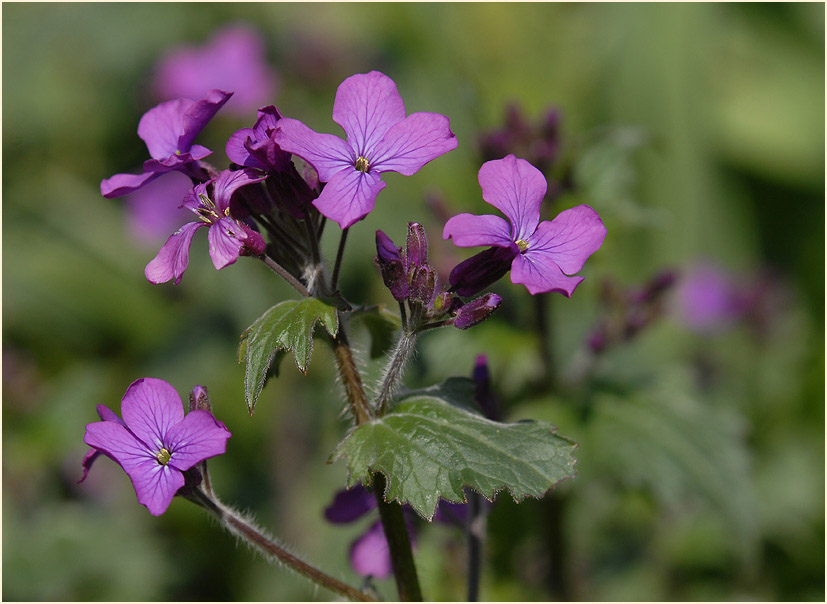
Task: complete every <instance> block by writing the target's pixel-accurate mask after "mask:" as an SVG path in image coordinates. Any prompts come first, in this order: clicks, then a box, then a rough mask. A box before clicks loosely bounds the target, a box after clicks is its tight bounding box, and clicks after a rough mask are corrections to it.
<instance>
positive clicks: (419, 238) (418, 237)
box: [406, 222, 428, 266]
mask: <svg viewBox="0 0 827 604" xmlns="http://www.w3.org/2000/svg"><path fill="white" fill-rule="evenodd" d="M406 257H407V260H408V266H424V265H425V263H427V262H428V238H427V237H426V236H425V229H424V228H422V225H421V224H419V223H418V222H409V223H408V247H407V256H406Z"/></svg>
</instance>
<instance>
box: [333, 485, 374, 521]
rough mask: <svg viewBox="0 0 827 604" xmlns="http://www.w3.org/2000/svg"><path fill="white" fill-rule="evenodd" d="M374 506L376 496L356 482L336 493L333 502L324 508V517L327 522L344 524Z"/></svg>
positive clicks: (359, 516) (357, 517)
mask: <svg viewBox="0 0 827 604" xmlns="http://www.w3.org/2000/svg"><path fill="white" fill-rule="evenodd" d="M375 507H376V497H374V496H373V495H372V494H371V492H370V491H368V490H367V489H366V488H365V487H363V486H362V485H361V484H358V485H356V486H355V487H353V488H352V489H342V490H341V491H339V492H338V493H336V497H335V498H334V499H333V503H331V504H330V505H329V506H327V507H326V508H325V511H324V517H325V518H326V519H327V521H328V522H333V523H336V524H344V523H347V522H353V521H354V520H358V519H359V518H361V517H362V516H364V515H365V514H366V513H368V512H369V511H370V510H372V509H373V508H375Z"/></svg>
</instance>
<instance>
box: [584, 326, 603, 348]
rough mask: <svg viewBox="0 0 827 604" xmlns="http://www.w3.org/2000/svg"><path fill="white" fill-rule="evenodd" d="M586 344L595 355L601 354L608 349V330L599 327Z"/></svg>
mask: <svg viewBox="0 0 827 604" xmlns="http://www.w3.org/2000/svg"><path fill="white" fill-rule="evenodd" d="M586 344H588V346H589V349H590V350H591V351H592V352H593V353H594V354H600V353H601V352H603V351H604V350H605V349H606V344H607V341H606V330H605V329H603V327H598V328H597V329H595V330H594V331H593V332H592V333H591V334H590V335H589V337H588V339H587V340H586Z"/></svg>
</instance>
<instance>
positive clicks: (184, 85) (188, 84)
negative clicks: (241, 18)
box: [154, 25, 277, 115]
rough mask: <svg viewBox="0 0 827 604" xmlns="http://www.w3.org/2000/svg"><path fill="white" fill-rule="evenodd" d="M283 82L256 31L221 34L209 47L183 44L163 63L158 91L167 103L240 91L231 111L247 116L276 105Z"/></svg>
mask: <svg viewBox="0 0 827 604" xmlns="http://www.w3.org/2000/svg"><path fill="white" fill-rule="evenodd" d="M276 86H277V78H276V75H275V73H274V72H273V70H272V69H271V68H270V66H269V65H268V64H267V60H266V49H265V47H264V42H263V40H262V38H261V36H260V35H259V34H258V32H256V30H254V29H253V28H251V27H247V26H245V25H233V26H230V27H225V28H223V29H220V30H217V31H216V32H215V33H214V34H213V37H212V38H211V39H210V40H209V41H208V42H207V43H206V44H205V45H204V46H200V47H199V46H178V47H176V48H173V49H172V50H171V51H170V52H168V53H167V54H166V55H165V56H164V57H163V58H162V59H161V60H160V62H159V64H158V67H157V69H156V72H155V82H154V88H155V93H156V94H157V95H158V97H160V98H161V99H174V98H179V97H183V98H190V99H197V98H201V97H202V96H204V94H205V93H206V92H207V91H208V90H210V89H212V88H221V89H222V90H232V91H234V92H235V95H234V96H233V100H232V102H230V103H229V104H228V105H227V110H228V111H230V112H232V113H234V114H236V115H246V114H247V113H249V112H251V111H253V110H254V109H256V108H257V107H260V106H262V105H264V104H266V103H268V102H270V101H271V100H272V99H273V98H274V96H275V94H276Z"/></svg>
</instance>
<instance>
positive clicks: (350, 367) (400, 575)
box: [333, 316, 422, 601]
mask: <svg viewBox="0 0 827 604" xmlns="http://www.w3.org/2000/svg"><path fill="white" fill-rule="evenodd" d="M333 351H334V353H335V355H336V364H337V365H338V367H339V375H340V376H341V378H342V382H343V383H344V386H345V393H346V394H347V399H348V404H349V405H350V411H351V413H353V417H354V419H355V420H356V425H361V424H364V423H366V422H368V421H370V420H371V419H372V418H373V413H372V411H371V408H370V404H369V403H368V399H367V396H366V395H365V388H364V386H363V385H362V376H361V375H360V373H359V370H358V369H357V367H356V363H355V361H354V359H353V353H352V351H351V350H350V346H349V345H348V341H347V335H346V332H345V325H344V323H343V322H342V320H341V316H340V320H339V333H338V334H336V337H335V338H333ZM372 481H373V485H374V493H375V495H376V502H377V504H378V505H379V517H380V519H381V521H382V528H383V529H384V531H385V537H386V538H387V540H388V550H389V551H390V556H391V564H392V566H393V574H394V577H395V578H396V587H397V589H398V591H399V599H400V600H404V601H421V600H422V590H421V589H420V587H419V579H418V578H417V576H416V565H415V563H414V559H413V549H412V548H411V539H410V536H409V535H408V531H407V529H406V528H405V519H404V518H403V516H402V506H401V505H399V504H398V503H396V502H387V501H385V486H386V483H385V476H384V475H383V474H380V473H379V472H376V473H374V474H373V477H372Z"/></svg>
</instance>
